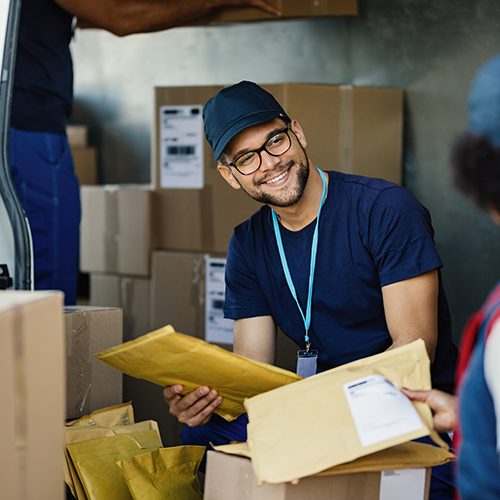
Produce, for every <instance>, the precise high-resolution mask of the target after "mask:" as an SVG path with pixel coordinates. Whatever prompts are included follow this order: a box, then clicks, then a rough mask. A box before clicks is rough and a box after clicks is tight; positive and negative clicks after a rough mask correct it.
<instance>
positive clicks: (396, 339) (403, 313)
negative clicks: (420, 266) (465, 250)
mask: <svg viewBox="0 0 500 500" xmlns="http://www.w3.org/2000/svg"><path fill="white" fill-rule="evenodd" d="M438 280H439V278H438V272H437V271H436V270H433V271H429V272H427V273H424V274H421V275H420V276H416V277H414V278H410V279H407V280H404V281H399V282H397V283H392V284H390V285H387V286H384V287H383V288H382V297H383V300H384V312H385V318H386V322H387V328H388V329H389V334H390V336H391V338H392V345H391V347H390V349H392V348H394V347H399V346H401V345H404V344H408V343H409V342H413V341H414V340H416V339H419V338H421V339H423V340H424V342H425V346H426V348H427V353H428V354H429V357H430V359H431V362H432V361H433V360H434V355H435V352H436V343H437V334H438V291H439V282H438Z"/></svg>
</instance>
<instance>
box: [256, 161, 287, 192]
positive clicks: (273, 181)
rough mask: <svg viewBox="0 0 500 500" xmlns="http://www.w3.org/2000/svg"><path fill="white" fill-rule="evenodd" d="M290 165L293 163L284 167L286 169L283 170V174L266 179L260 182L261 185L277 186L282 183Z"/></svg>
mask: <svg viewBox="0 0 500 500" xmlns="http://www.w3.org/2000/svg"><path fill="white" fill-rule="evenodd" d="M292 163H293V162H290V163H289V164H288V165H287V166H286V168H285V169H284V170H283V172H281V173H280V174H278V175H276V176H275V177H273V178H271V179H267V180H265V181H262V182H261V184H268V185H271V186H272V185H273V184H277V183H278V182H280V181H282V180H283V179H284V178H285V177H286V176H287V175H288V174H289V171H290V168H291V166H292Z"/></svg>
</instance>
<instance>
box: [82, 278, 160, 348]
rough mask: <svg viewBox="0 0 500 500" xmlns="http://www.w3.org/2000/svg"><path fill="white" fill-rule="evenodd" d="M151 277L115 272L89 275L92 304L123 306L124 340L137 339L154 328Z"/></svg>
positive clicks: (90, 301)
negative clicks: (131, 275) (137, 276)
mask: <svg viewBox="0 0 500 500" xmlns="http://www.w3.org/2000/svg"><path fill="white" fill-rule="evenodd" d="M150 290H151V280H149V279H146V278H133V277H129V276H120V275H116V274H95V273H93V274H91V275H90V300H89V303H90V305H92V306H102V307H120V308H121V309H122V310H123V340H124V341H125V342H126V341H128V340H132V339H135V338H137V337H139V336H140V335H144V334H145V333H148V332H149V331H150V330H151V325H150V313H149V309H150V300H149V299H150Z"/></svg>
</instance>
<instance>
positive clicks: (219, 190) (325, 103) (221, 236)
mask: <svg viewBox="0 0 500 500" xmlns="http://www.w3.org/2000/svg"><path fill="white" fill-rule="evenodd" d="M264 87H265V88H266V89H268V90H269V91H270V92H271V93H272V94H273V95H274V96H275V97H276V98H277V99H278V100H279V101H280V102H281V104H282V105H283V107H284V108H285V110H286V111H287V112H288V114H289V116H290V117H291V118H295V119H297V120H298V121H299V123H300V124H301V125H302V128H303V129H304V132H305V134H306V137H307V140H308V148H307V151H308V154H309V157H310V159H311V160H312V161H313V162H314V163H315V164H316V165H318V166H319V167H320V168H322V169H324V170H340V171H344V172H350V173H354V174H360V175H368V176H373V177H381V178H385V179H388V180H391V181H394V182H398V183H399V182H401V157H402V131H403V94H402V91H401V89H395V88H374V87H353V86H351V85H326V84H299V83H289V84H273V85H265V86H264ZM221 88H222V87H221V86H198V87H158V88H156V89H155V129H154V133H153V141H152V142H153V149H152V159H153V161H152V172H151V179H152V182H153V185H154V186H155V188H156V189H157V190H158V218H159V220H158V223H159V227H158V247H159V248H162V249H170V250H189V251H207V252H225V251H226V250H227V245H228V243H229V239H230V237H231V235H232V232H233V228H234V226H236V225H237V224H239V223H240V222H242V221H244V220H245V219H247V218H248V217H249V216H250V215H251V214H252V213H253V212H255V211H256V210H257V209H258V208H259V204H258V203H256V202H255V201H253V200H252V199H250V198H249V197H248V196H246V195H245V194H244V193H242V192H241V190H234V189H232V188H231V187H230V186H229V185H228V184H227V183H226V182H225V181H224V180H223V179H222V177H221V176H220V174H219V173H218V171H217V169H216V164H215V161H214V159H213V156H212V153H211V151H210V148H209V146H208V143H207V142H206V141H205V139H204V135H203V124H202V119H201V109H202V106H203V105H204V104H205V102H206V101H207V100H208V99H209V98H210V97H212V96H213V95H214V94H216V93H217V92H218V91H219V90H220V89H221Z"/></svg>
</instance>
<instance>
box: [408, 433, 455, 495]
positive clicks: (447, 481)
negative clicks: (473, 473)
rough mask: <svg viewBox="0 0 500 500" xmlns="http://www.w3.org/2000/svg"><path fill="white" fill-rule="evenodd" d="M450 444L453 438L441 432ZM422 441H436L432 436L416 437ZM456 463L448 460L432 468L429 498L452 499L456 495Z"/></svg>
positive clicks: (429, 442)
mask: <svg viewBox="0 0 500 500" xmlns="http://www.w3.org/2000/svg"><path fill="white" fill-rule="evenodd" d="M440 436H441V438H443V439H444V440H445V441H446V443H447V444H448V445H450V446H451V439H450V437H449V436H448V434H440ZM415 441H418V442H420V443H425V444H432V445H434V446H435V443H434V441H432V439H431V438H430V437H427V436H426V437H423V438H420V439H416V440H415ZM454 468H455V464H454V463H453V462H448V463H447V464H444V465H439V466H438V467H433V468H432V476H431V488H430V492H429V500H452V499H453V498H454V495H455V470H454Z"/></svg>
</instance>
